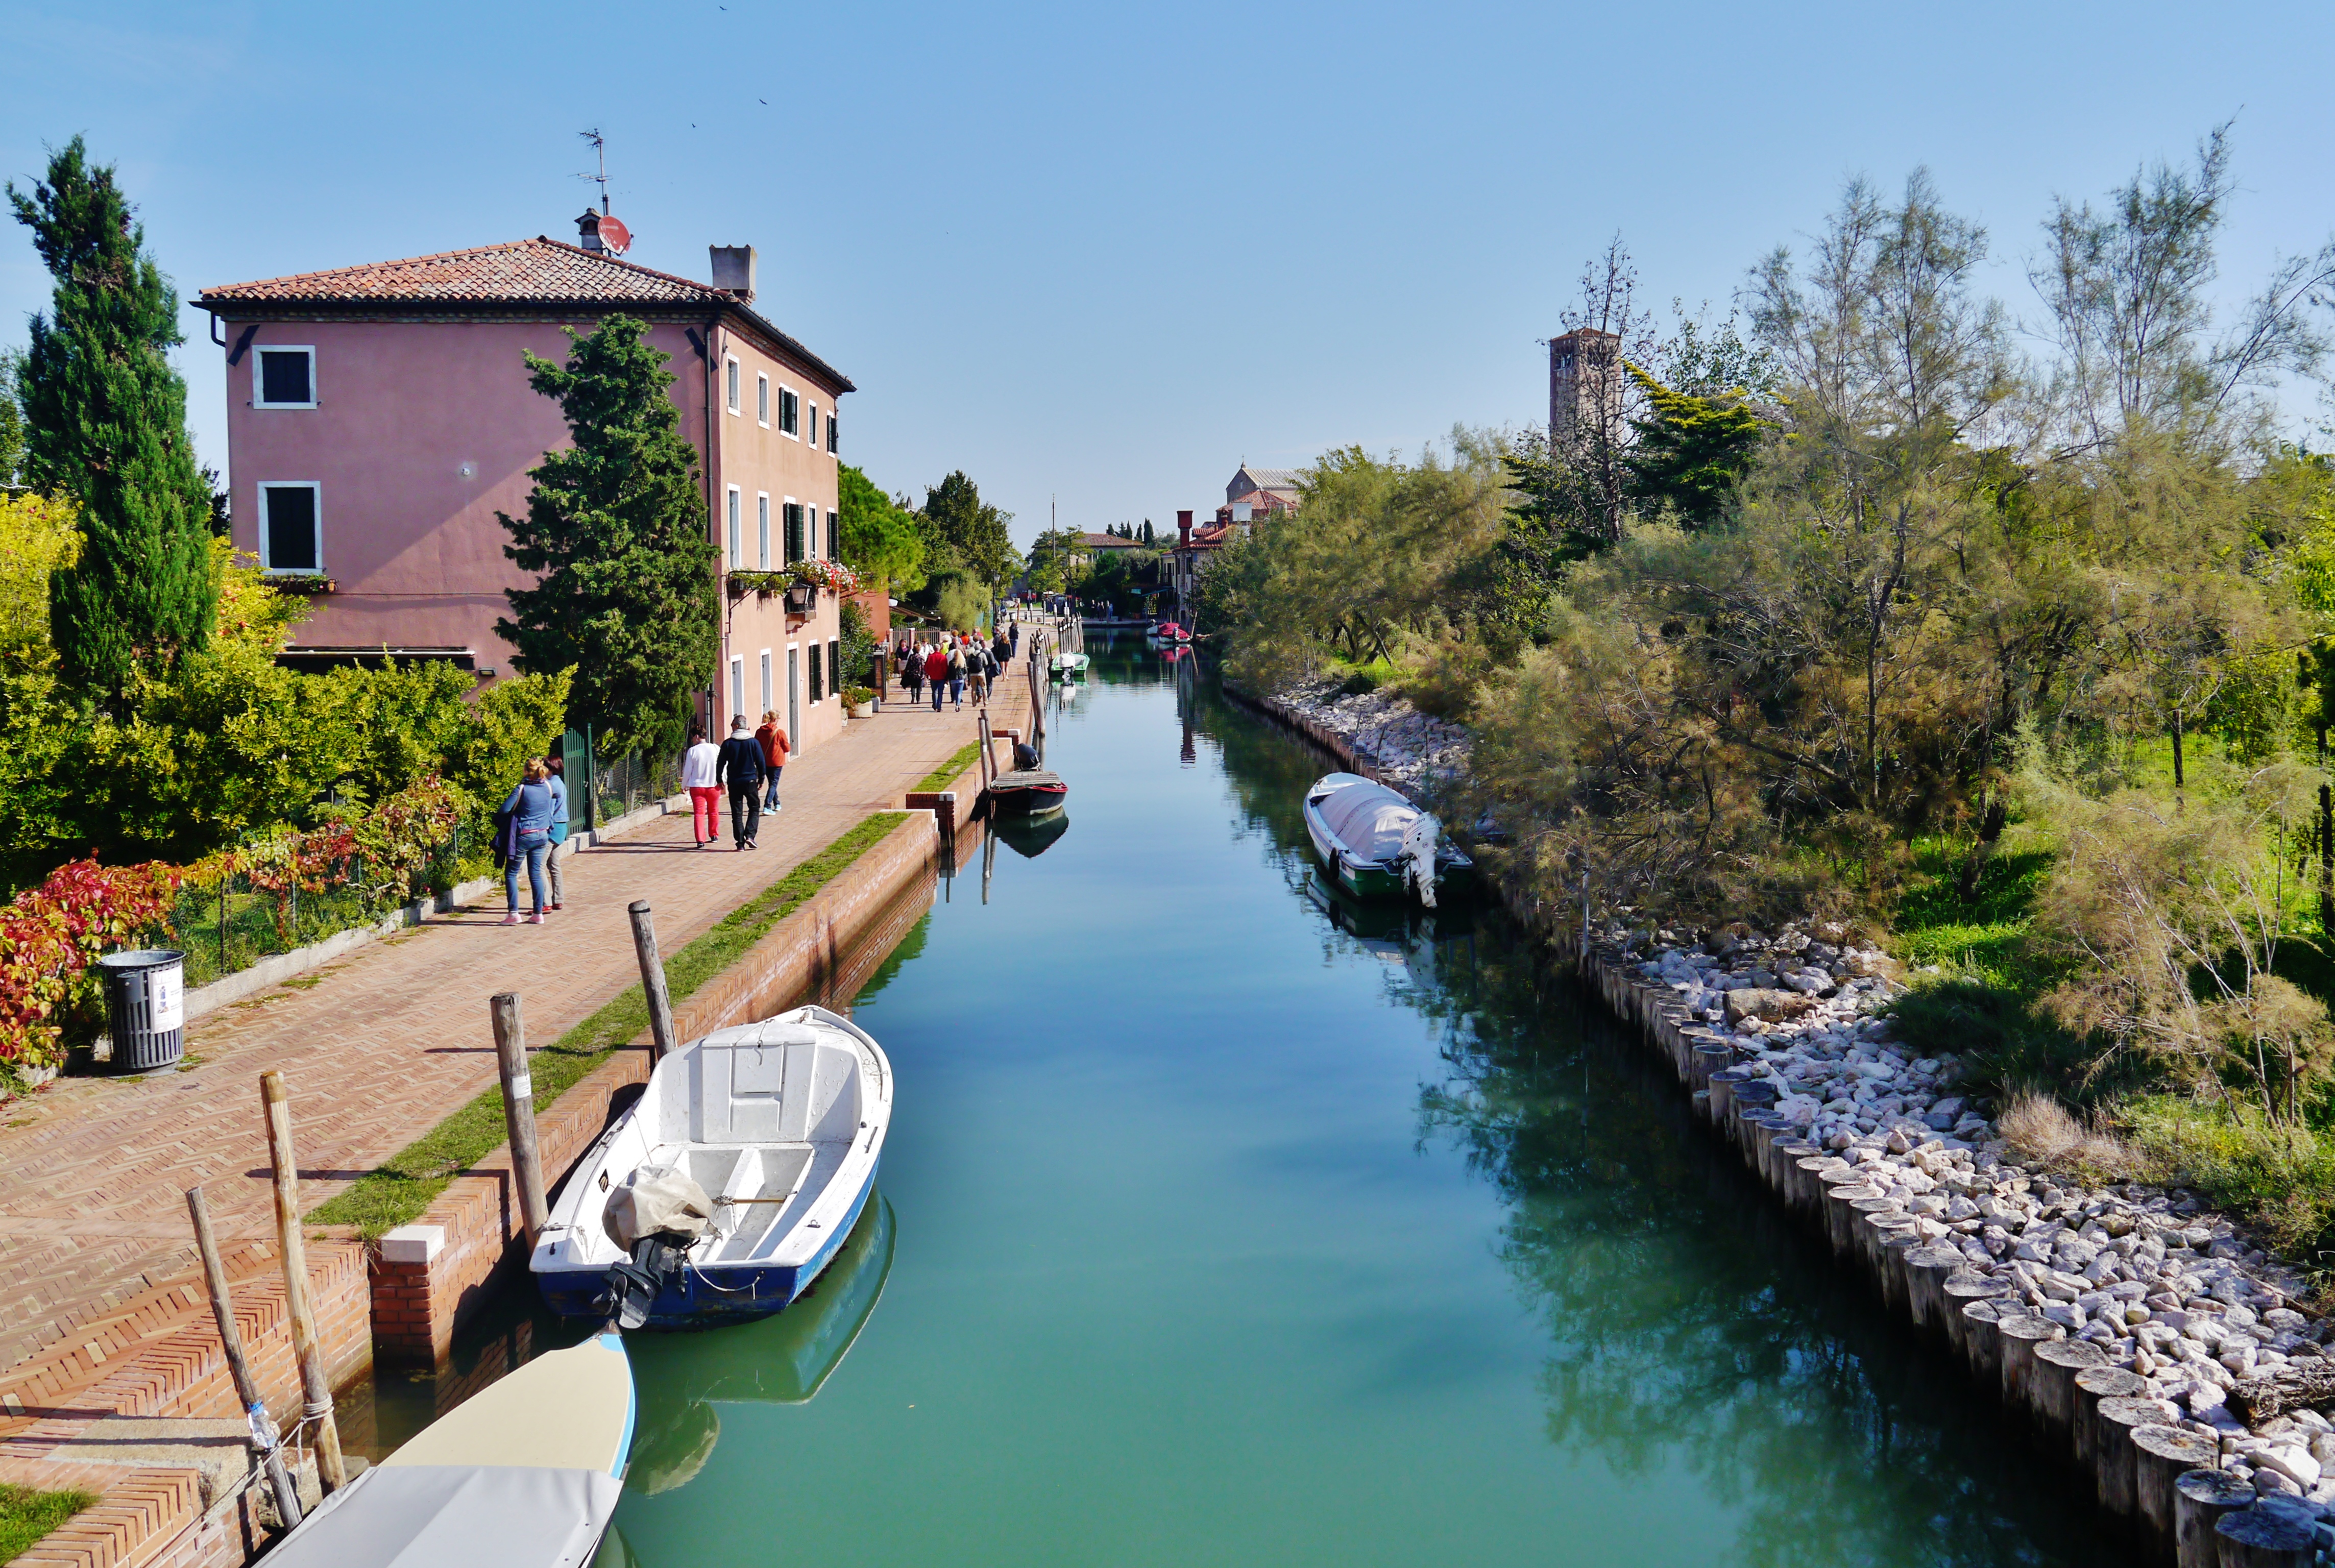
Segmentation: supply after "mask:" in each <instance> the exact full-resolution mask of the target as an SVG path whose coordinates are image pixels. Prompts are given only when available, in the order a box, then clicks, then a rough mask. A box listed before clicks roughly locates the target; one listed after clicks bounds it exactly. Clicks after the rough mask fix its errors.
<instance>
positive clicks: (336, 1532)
mask: <svg viewBox="0 0 2335 1568" xmlns="http://www.w3.org/2000/svg"><path fill="white" fill-rule="evenodd" d="M624 1491H625V1484H624V1483H623V1482H621V1481H619V1480H617V1479H616V1478H615V1476H611V1475H608V1474H607V1473H606V1472H605V1471H597V1470H551V1469H543V1468H538V1467H537V1466H528V1465H407V1466H387V1467H383V1466H374V1467H373V1468H372V1469H370V1470H367V1471H365V1472H364V1473H363V1475H360V1476H357V1478H356V1479H355V1480H354V1481H352V1482H350V1483H349V1484H348V1485H347V1486H344V1487H342V1488H341V1489H340V1490H339V1491H337V1492H335V1493H334V1494H333V1495H331V1496H330V1497H327V1498H325V1502H324V1505H323V1506H322V1507H319V1508H318V1509H317V1510H316V1511H315V1513H313V1514H311V1515H308V1516H307V1517H306V1518H305V1519H303V1520H302V1521H301V1522H300V1527H299V1528H298V1529H296V1530H295V1531H293V1532H292V1534H289V1535H287V1536H286V1537H285V1538H284V1541H283V1543H282V1544H280V1545H278V1546H277V1547H276V1549H275V1550H274V1551H272V1552H270V1553H268V1554H267V1561H268V1563H269V1564H270V1565H271V1568H581V1565H582V1564H584V1563H588V1562H589V1561H591V1558H592V1553H593V1551H594V1549H595V1548H596V1547H597V1546H598V1545H599V1544H600V1537H601V1535H602V1534H605V1533H606V1530H607V1528H608V1520H609V1517H610V1516H611V1515H614V1514H615V1511H616V1499H617V1498H619V1497H621V1496H622V1495H624Z"/></svg>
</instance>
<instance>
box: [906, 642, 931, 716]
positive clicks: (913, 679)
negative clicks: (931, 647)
mask: <svg viewBox="0 0 2335 1568" xmlns="http://www.w3.org/2000/svg"><path fill="white" fill-rule="evenodd" d="M900 684H902V685H903V686H906V688H907V689H908V706H909V707H911V708H913V707H915V706H916V704H917V703H918V702H922V701H923V700H924V695H925V655H924V651H923V650H922V649H920V648H918V647H917V646H916V644H914V643H910V644H908V645H907V647H906V648H905V649H904V650H902V652H901V654H900Z"/></svg>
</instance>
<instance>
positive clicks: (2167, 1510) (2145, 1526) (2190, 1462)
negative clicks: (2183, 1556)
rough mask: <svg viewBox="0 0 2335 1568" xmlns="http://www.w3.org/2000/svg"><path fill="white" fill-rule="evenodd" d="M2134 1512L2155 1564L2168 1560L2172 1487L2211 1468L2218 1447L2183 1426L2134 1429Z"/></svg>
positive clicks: (2219, 1453) (2216, 1459)
mask: <svg viewBox="0 0 2335 1568" xmlns="http://www.w3.org/2000/svg"><path fill="white" fill-rule="evenodd" d="M2132 1452H2133V1464H2132V1495H2133V1505H2134V1512H2135V1513H2136V1514H2137V1515H2139V1516H2140V1522H2141V1528H2142V1530H2143V1531H2144V1533H2146V1535H2147V1536H2148V1538H2149V1541H2150V1543H2151V1544H2152V1545H2153V1546H2154V1548H2155V1552H2156V1558H2157V1561H2159V1562H2165V1561H2168V1560H2170V1559H2171V1558H2172V1556H2173V1553H2174V1540H2173V1524H2174V1520H2173V1484H2174V1483H2175V1481H2177V1480H2179V1479H2180V1478H2181V1476H2182V1475H2183V1473H2184V1472H2185V1471H2189V1470H2205V1469H2212V1468H2214V1466H2216V1465H2217V1464H2218V1462H2219V1461H2220V1459H2221V1457H2222V1446H2221V1445H2220V1444H2219V1443H2217V1442H2215V1441H2214V1439H2213V1438H2211V1437H2204V1436H2201V1435H2200V1434H2198V1433H2195V1432H2193V1431H2191V1430H2189V1428H2186V1427H2167V1426H2147V1427H2136V1428H2133V1433H2132Z"/></svg>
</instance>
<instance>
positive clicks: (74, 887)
mask: <svg viewBox="0 0 2335 1568" xmlns="http://www.w3.org/2000/svg"><path fill="white" fill-rule="evenodd" d="M178 885H179V871H178V869H177V867H175V866H165V865H163V864H162V863H161V862H160V861H148V862H146V863H145V864H144V865H141V866H100V865H99V864H98V863H97V862H96V861H95V860H94V859H89V860H76V861H73V863H71V864H70V865H66V866H59V867H57V869H56V870H54V871H53V872H51V873H50V874H49V878H48V880H47V881H45V882H44V883H42V884H41V886H38V887H35V888H31V889H29V890H27V891H25V892H23V893H20V894H18V895H16V896H15V899H14V900H13V901H12V902H10V903H9V904H8V905H5V907H0V1062H5V1063H6V1064H7V1065H9V1066H12V1067H45V1066H48V1065H50V1064H52V1063H53V1062H55V1061H56V1060H58V1059H59V1058H60V1057H62V1056H63V1050H64V1048H63V1041H64V1027H65V1021H66V1019H67V1018H68V1017H70V1016H71V1015H72V1013H73V1011H74V1010H75V1008H76V1007H77V1006H79V1005H81V1004H83V1003H86V1002H90V1001H92V1000H93V996H94V991H95V986H94V982H92V978H91V976H90V973H89V970H90V966H91V965H92V963H95V962H96V961H97V960H98V958H99V957H100V956H101V955H102V954H103V953H107V952H108V951H110V950H111V949H114V948H118V947H123V946H126V945H128V944H130V943H131V942H132V941H135V940H136V939H137V938H138V936H139V935H140V934H141V933H143V932H146V931H150V930H151V929H153V928H154V927H155V926H157V925H159V924H162V923H163V922H164V920H165V919H167V917H168V916H169V915H170V908H171V904H172V899H173V896H174V895H175V894H176V892H177V889H178Z"/></svg>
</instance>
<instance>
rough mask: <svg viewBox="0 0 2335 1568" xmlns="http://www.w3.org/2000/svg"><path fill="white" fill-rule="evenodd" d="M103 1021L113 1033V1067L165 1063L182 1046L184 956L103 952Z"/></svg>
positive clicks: (152, 950)
mask: <svg viewBox="0 0 2335 1568" xmlns="http://www.w3.org/2000/svg"><path fill="white" fill-rule="evenodd" d="M97 966H98V968H99V969H101V970H102V971H103V972H104V975H105V1020H106V1026H107V1028H108V1029H109V1030H110V1031H111V1032H112V1035H113V1070H114V1071H116V1072H143V1071H145V1070H148V1069H149V1068H156V1067H169V1066H170V1065H171V1064H172V1063H173V1062H175V1061H177V1060H179V1057H180V1056H181V1055H182V1054H183V1053H184V1052H185V1050H186V1047H187V955H186V954H185V953H174V952H172V951H170V949H167V948H159V947H149V948H141V949H140V950H139V951H138V952H135V953H107V954H106V955H105V956H104V957H102V958H101V959H99V960H98V961H97Z"/></svg>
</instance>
